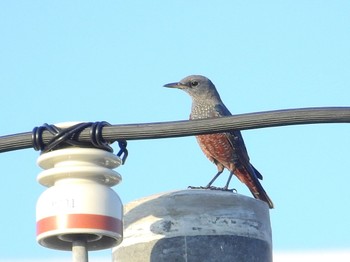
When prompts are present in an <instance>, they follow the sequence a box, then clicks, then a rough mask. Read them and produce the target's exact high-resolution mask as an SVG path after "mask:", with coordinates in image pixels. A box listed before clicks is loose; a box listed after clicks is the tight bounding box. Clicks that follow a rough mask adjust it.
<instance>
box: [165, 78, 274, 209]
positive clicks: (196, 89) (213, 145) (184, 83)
mask: <svg viewBox="0 0 350 262" xmlns="http://www.w3.org/2000/svg"><path fill="white" fill-rule="evenodd" d="M165 86H166V87H175V88H179V89H182V90H184V91H185V92H187V93H188V94H189V95H190V96H191V98H192V109H191V115H190V119H203V118H213V117H223V116H229V115H231V113H230V111H229V110H228V109H227V108H226V106H225V105H224V104H223V102H222V100H221V98H220V95H219V93H218V92H217V90H216V88H215V86H214V84H213V83H212V82H211V81H210V80H209V79H208V78H206V77H204V76H200V75H192V76H188V77H186V78H184V79H182V80H181V81H180V82H176V83H170V84H166V85H165ZM196 139H197V141H198V144H199V146H200V148H201V149H202V151H203V152H204V154H205V155H206V156H207V157H208V159H209V160H210V161H212V162H213V163H214V164H215V165H216V166H217V168H218V173H217V174H216V175H215V177H214V178H213V179H212V180H211V181H210V182H209V184H208V185H207V186H206V187H204V188H210V189H216V187H213V186H212V183H213V182H214V181H215V179H216V178H217V177H218V176H219V175H220V174H221V173H222V172H223V170H224V168H226V169H228V170H229V171H230V177H229V179H228V181H227V183H226V185H225V187H224V188H220V189H224V190H228V186H229V183H230V180H231V177H232V174H234V175H236V176H237V177H238V179H239V180H240V181H241V182H243V183H244V184H246V185H247V187H248V188H249V190H250V191H251V192H252V194H253V196H254V197H255V198H257V199H260V200H263V201H265V202H266V203H267V204H268V205H269V207H270V208H273V203H272V201H271V199H270V198H269V197H268V195H267V194H266V192H265V190H264V188H263V187H262V185H261V184H260V182H259V179H262V176H261V174H260V173H259V172H258V171H257V170H256V169H255V168H254V167H253V165H252V164H250V162H249V156H248V153H247V150H246V147H245V144H244V141H243V138H242V135H241V132H240V131H231V132H225V133H218V134H208V135H199V136H196Z"/></svg>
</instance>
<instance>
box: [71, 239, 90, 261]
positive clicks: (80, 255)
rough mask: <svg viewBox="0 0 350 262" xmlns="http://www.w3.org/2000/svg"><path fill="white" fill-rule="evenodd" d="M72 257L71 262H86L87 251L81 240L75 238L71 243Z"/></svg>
mask: <svg viewBox="0 0 350 262" xmlns="http://www.w3.org/2000/svg"><path fill="white" fill-rule="evenodd" d="M72 255H73V262H88V261H89V258H88V251H87V245H86V241H85V240H84V239H81V238H77V239H75V240H73V242H72Z"/></svg>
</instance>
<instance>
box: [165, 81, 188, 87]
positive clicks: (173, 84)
mask: <svg viewBox="0 0 350 262" xmlns="http://www.w3.org/2000/svg"><path fill="white" fill-rule="evenodd" d="M182 86H183V84H182V83H181V82H176V83H169V84H166V85H164V87H170V88H182Z"/></svg>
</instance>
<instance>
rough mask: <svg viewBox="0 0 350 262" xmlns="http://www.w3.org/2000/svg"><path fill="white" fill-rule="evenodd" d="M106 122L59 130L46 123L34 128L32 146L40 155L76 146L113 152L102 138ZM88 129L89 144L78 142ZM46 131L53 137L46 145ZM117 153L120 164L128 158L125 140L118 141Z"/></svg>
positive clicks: (87, 123)
mask: <svg viewBox="0 0 350 262" xmlns="http://www.w3.org/2000/svg"><path fill="white" fill-rule="evenodd" d="M110 125H111V124H109V123H108V122H106V121H100V122H83V123H79V124H75V125H72V126H70V127H68V128H59V127H57V126H55V125H49V124H47V123H45V124H43V125H42V126H39V127H35V128H34V129H33V132H32V144H33V147H34V149H35V150H37V151H39V150H40V151H41V152H42V153H45V152H49V151H52V150H55V149H58V148H62V147H65V146H77V147H95V148H98V149H102V150H106V151H108V152H113V148H112V147H111V146H110V145H109V143H108V142H107V141H106V140H105V139H104V138H103V136H102V129H103V128H104V127H105V126H110ZM85 128H90V132H89V135H90V143H89V142H80V141H78V138H79V134H80V133H81V132H82V131H83V130H84V129H85ZM44 131H47V132H49V133H51V134H52V135H53V137H52V138H51V139H50V141H49V142H47V143H46V144H45V143H44V141H43V133H44ZM118 144H119V148H120V150H119V152H118V154H117V156H118V157H120V158H121V160H122V163H123V164H124V163H125V160H126V158H127V156H128V150H127V149H126V146H127V142H126V140H120V141H119V140H118Z"/></svg>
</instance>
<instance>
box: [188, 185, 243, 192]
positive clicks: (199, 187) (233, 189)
mask: <svg viewBox="0 0 350 262" xmlns="http://www.w3.org/2000/svg"><path fill="white" fill-rule="evenodd" d="M188 188H189V189H209V190H220V191H228V192H232V193H237V190H236V189H235V188H232V189H229V188H227V187H216V186H189V187H188Z"/></svg>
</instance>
